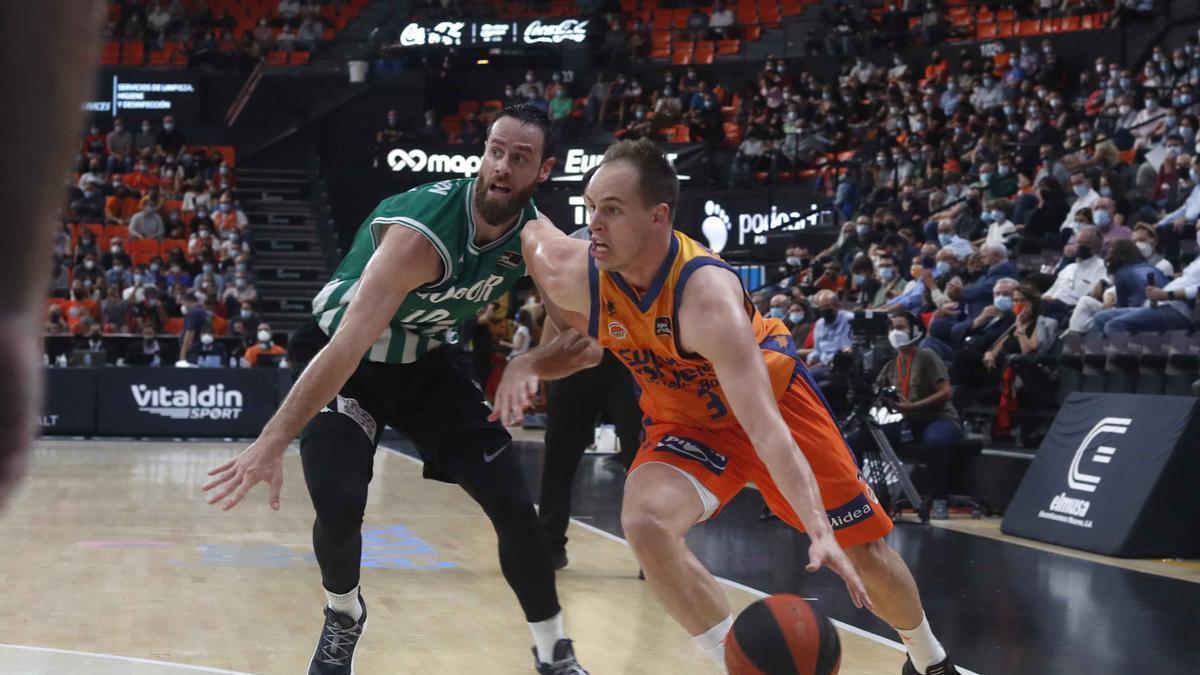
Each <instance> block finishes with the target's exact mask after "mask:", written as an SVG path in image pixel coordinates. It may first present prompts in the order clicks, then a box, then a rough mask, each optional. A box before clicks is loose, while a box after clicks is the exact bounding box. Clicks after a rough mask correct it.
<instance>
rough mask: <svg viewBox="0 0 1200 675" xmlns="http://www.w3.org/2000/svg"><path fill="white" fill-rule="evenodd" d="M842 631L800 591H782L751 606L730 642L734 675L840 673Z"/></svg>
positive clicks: (729, 664) (727, 648) (731, 673)
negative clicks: (839, 633)
mask: <svg viewBox="0 0 1200 675" xmlns="http://www.w3.org/2000/svg"><path fill="white" fill-rule="evenodd" d="M841 664H842V645H841V643H840V642H839V641H838V636H837V630H835V629H834V627H833V624H832V623H830V622H829V619H827V618H825V615H823V614H821V613H820V612H818V611H817V610H816V608H814V607H813V606H812V605H810V604H808V602H807V601H806V600H805V599H804V598H801V597H799V596H796V595H791V594H788V593H783V594H779V595H772V596H770V597H768V598H763V599H762V600H759V601H758V602H755V603H754V604H752V605H750V606H749V607H747V608H746V609H745V610H744V611H743V612H742V613H741V614H739V615H738V618H737V620H736V621H734V622H733V629H732V630H731V631H729V638H728V639H727V640H726V642H725V668H726V669H727V670H728V671H729V675H835V673H837V672H838V668H839V667H840V666H841Z"/></svg>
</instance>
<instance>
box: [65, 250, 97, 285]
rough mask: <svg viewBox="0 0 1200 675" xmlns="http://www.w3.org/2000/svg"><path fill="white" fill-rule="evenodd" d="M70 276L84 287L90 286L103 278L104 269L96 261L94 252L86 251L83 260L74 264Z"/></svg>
mask: <svg viewBox="0 0 1200 675" xmlns="http://www.w3.org/2000/svg"><path fill="white" fill-rule="evenodd" d="M71 278H72V279H73V280H74V281H78V282H81V283H82V284H83V285H84V287H85V288H90V287H91V286H92V285H93V284H96V283H99V282H100V281H102V280H103V279H104V270H103V269H102V268H101V267H100V265H99V264H98V263H97V262H96V256H95V254H93V253H88V254H86V255H84V257H83V262H81V263H79V264H78V265H76V266H75V269H74V270H73V271H72V274H71Z"/></svg>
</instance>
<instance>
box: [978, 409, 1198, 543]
mask: <svg viewBox="0 0 1200 675" xmlns="http://www.w3.org/2000/svg"><path fill="white" fill-rule="evenodd" d="M1198 408H1200V399H1196V398H1191V397H1183V396H1146V395H1139V394H1096V393H1084V392H1075V393H1073V394H1071V397H1070V398H1069V399H1067V402H1066V404H1065V405H1063V407H1062V409H1061V410H1060V411H1059V413H1058V416H1057V417H1055V418H1054V424H1053V425H1052V426H1051V428H1050V432H1049V433H1048V434H1047V435H1046V438H1045V440H1043V441H1042V447H1041V448H1040V449H1039V450H1038V452H1037V455H1036V456H1035V457H1034V460H1033V464H1032V465H1031V466H1030V467H1029V471H1028V472H1027V473H1026V474H1025V478H1024V479H1023V480H1022V481H1021V485H1020V487H1018V488H1017V493H1016V495H1015V496H1014V497H1013V500H1012V502H1011V503H1010V504H1009V506H1008V511H1007V512H1006V514H1005V516H1004V523H1003V524H1002V525H1001V528H1000V529H1001V531H1003V532H1005V533H1006V534H1012V535H1016V536H1019V537H1026V538H1029V539H1037V540H1039V541H1044V542H1048V543H1052V544H1059V545H1062V546H1069V547H1071V548H1077V549H1082V550H1085V551H1093V552H1095V553H1102V554H1104V555H1111V556H1119V557H1124V558H1142V557H1154V558H1162V557H1192V556H1196V555H1200V499H1198V498H1197V494H1200V492H1198V490H1200V488H1198V486H1200V414H1198V413H1200V409H1198Z"/></svg>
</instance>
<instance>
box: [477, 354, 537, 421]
mask: <svg viewBox="0 0 1200 675" xmlns="http://www.w3.org/2000/svg"><path fill="white" fill-rule="evenodd" d="M539 384H540V379H539V378H538V376H537V374H536V373H534V372H533V369H532V368H529V367H528V360H527V359H526V358H523V357H517V358H515V359H513V360H512V361H509V362H508V366H507V367H506V368H505V369H504V375H502V376H501V377H500V385H499V386H497V387H496V402H495V403H494V404H493V408H492V414H491V415H488V419H489V420H491V421H493V422H494V421H496V420H500V423H501V424H503V425H504V426H506V427H511V426H513V425H515V424H517V423H519V422H521V421H522V420H524V419H525V411H526V410H528V409H529V408H531V407H533V402H534V400H536V398H537V393H538V385H539Z"/></svg>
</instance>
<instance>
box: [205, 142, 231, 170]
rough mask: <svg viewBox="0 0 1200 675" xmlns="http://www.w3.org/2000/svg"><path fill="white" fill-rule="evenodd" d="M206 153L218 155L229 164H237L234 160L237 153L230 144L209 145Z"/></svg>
mask: <svg viewBox="0 0 1200 675" xmlns="http://www.w3.org/2000/svg"><path fill="white" fill-rule="evenodd" d="M208 153H209V154H210V155H220V156H221V161H223V162H225V163H226V164H228V165H229V166H237V162H236V161H234V160H235V159H236V158H237V154H236V152H235V151H234V147H233V146H232V145H213V146H209V148H208Z"/></svg>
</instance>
